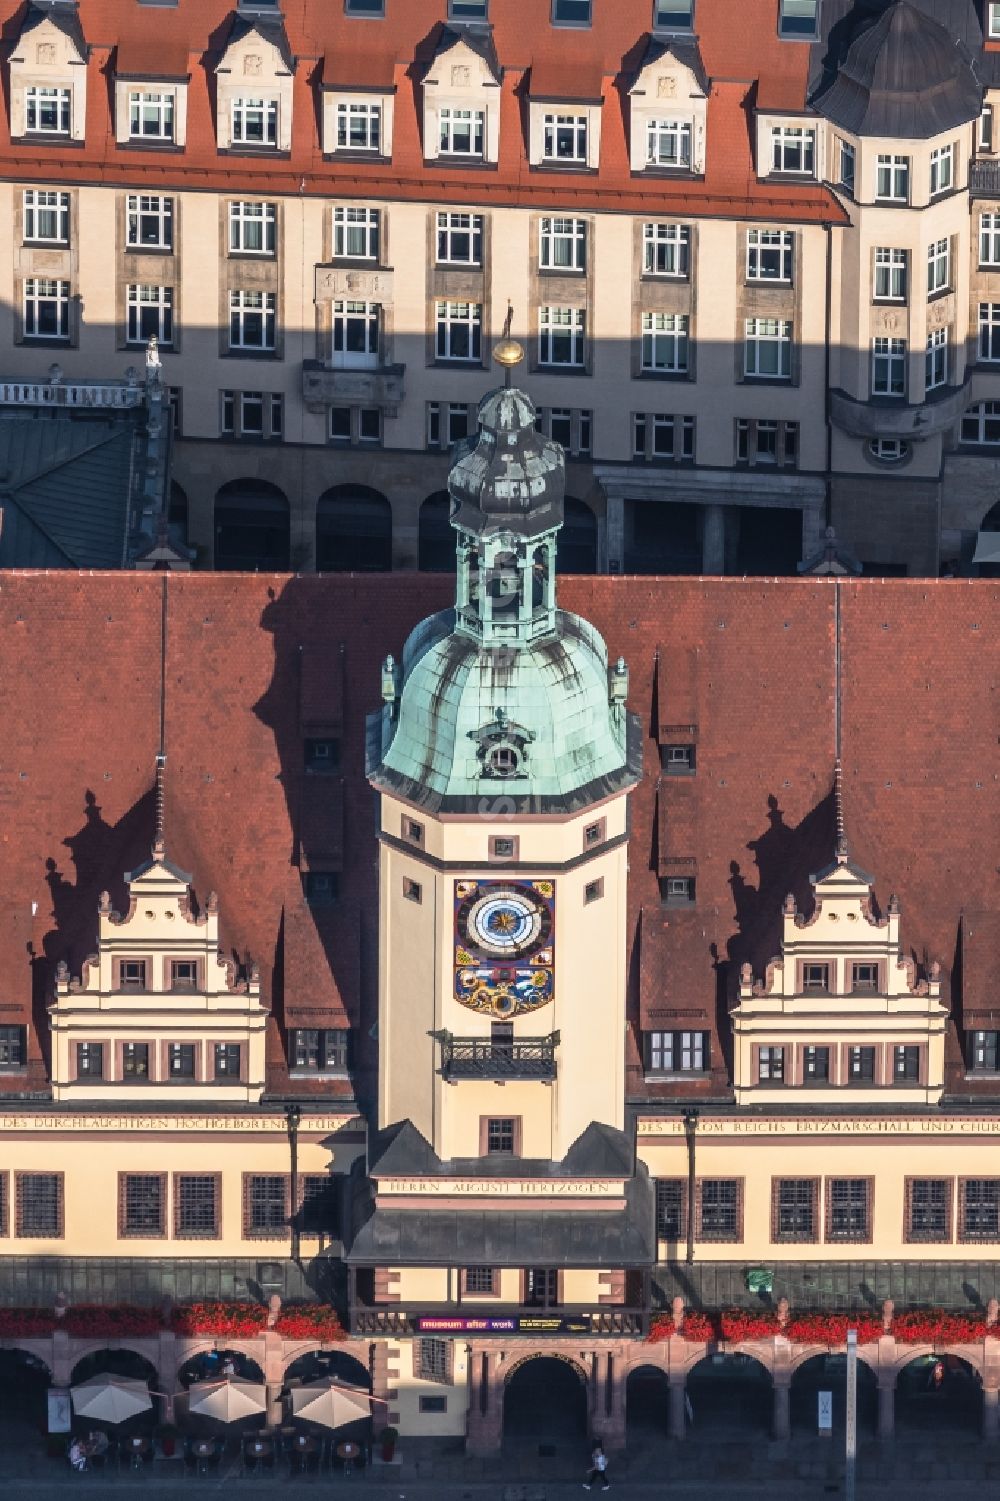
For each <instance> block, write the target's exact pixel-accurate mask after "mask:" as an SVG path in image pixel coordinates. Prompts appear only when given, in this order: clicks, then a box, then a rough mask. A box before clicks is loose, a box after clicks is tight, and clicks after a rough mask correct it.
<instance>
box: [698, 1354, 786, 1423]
mask: <svg viewBox="0 0 1000 1501" xmlns="http://www.w3.org/2000/svg"><path fill="white" fill-rule="evenodd" d="M687 1395H688V1399H689V1401H690V1404H691V1413H692V1418H693V1423H694V1426H695V1427H696V1428H697V1429H699V1430H700V1429H702V1428H712V1427H720V1428H721V1427H729V1428H742V1429H744V1430H746V1429H751V1428H753V1429H758V1430H761V1431H765V1430H767V1429H769V1428H770V1426H771V1419H772V1409H773V1402H772V1393H771V1372H770V1371H769V1370H768V1368H767V1366H766V1365H765V1364H764V1362H763V1361H762V1360H759V1359H758V1358H757V1356H756V1355H751V1354H748V1353H747V1352H746V1351H743V1350H737V1351H726V1352H725V1353H723V1352H721V1351H713V1352H711V1353H709V1354H706V1355H705V1356H704V1357H703V1358H702V1359H701V1360H699V1361H698V1362H697V1363H696V1364H695V1365H693V1366H692V1367H691V1369H690V1370H689V1371H688V1377H687Z"/></svg>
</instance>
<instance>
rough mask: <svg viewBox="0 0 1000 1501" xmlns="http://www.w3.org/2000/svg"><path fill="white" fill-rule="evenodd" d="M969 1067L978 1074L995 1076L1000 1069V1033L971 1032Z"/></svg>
mask: <svg viewBox="0 0 1000 1501" xmlns="http://www.w3.org/2000/svg"><path fill="white" fill-rule="evenodd" d="M966 1035H967V1037H968V1040H969V1067H970V1069H972V1071H973V1072H974V1073H977V1074H995V1073H996V1072H997V1069H998V1067H1000V1032H969V1033H967V1034H966Z"/></svg>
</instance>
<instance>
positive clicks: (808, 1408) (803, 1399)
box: [789, 1355, 878, 1433]
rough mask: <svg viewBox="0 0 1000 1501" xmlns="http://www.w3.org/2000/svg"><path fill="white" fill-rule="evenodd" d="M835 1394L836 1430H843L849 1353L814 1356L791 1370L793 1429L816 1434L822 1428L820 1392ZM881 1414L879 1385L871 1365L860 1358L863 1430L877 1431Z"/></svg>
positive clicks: (860, 1418)
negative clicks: (877, 1423) (847, 1354)
mask: <svg viewBox="0 0 1000 1501" xmlns="http://www.w3.org/2000/svg"><path fill="white" fill-rule="evenodd" d="M820 1392H830V1393H831V1395H832V1397H833V1431H834V1433H843V1431H844V1425H845V1421H846V1413H847V1356H846V1355H813V1356H812V1357H811V1358H810V1359H809V1360H804V1361H803V1362H802V1364H801V1365H800V1366H798V1367H797V1368H796V1370H795V1371H794V1372H793V1373H792V1389H791V1399H790V1403H789V1410H790V1414H791V1422H792V1429H793V1430H794V1431H801V1432H803V1433H816V1432H817V1431H818V1428H819V1394H820ZM877 1417H878V1387H877V1384H876V1381H875V1376H874V1374H873V1372H872V1369H871V1367H870V1366H867V1365H865V1362H864V1361H863V1360H859V1361H858V1424H859V1427H860V1431H861V1432H862V1433H874V1431H875V1424H876V1420H877Z"/></svg>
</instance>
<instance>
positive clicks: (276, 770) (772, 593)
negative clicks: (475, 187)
mask: <svg viewBox="0 0 1000 1501" xmlns="http://www.w3.org/2000/svg"><path fill="white" fill-rule="evenodd" d="M164 587H166V590H167V601H168V609H167V646H166V739H167V778H166V790H167V800H166V830H167V845H168V852H169V854H170V856H171V858H172V859H173V860H175V861H176V862H177V863H178V864H180V865H181V866H182V867H183V868H185V869H187V870H189V871H191V872H192V873H193V876H194V880H195V883H196V889H197V891H198V893H199V894H200V895H201V896H204V895H205V893H207V891H208V890H209V889H211V888H214V889H215V890H217V891H218V894H219V901H220V914H221V923H222V931H223V936H224V941H225V944H226V948H227V950H228V951H232V952H234V953H235V954H236V955H238V956H240V957H241V958H242V957H245V956H247V955H250V956H252V957H253V958H254V959H255V960H256V961H257V962H258V963H259V964H260V966H261V971H262V982H263V988H264V994H265V996H266V997H267V998H268V999H269V1000H270V1001H271V1002H272V1005H273V1008H274V1011H275V1018H274V1022H273V1024H272V1028H271V1033H270V1037H269V1045H268V1047H269V1051H268V1056H269V1079H270V1085H271V1087H272V1088H274V1089H279V1088H281V1089H284V1088H286V1087H288V1084H289V1081H288V1079H287V1074H286V1071H285V1059H284V1047H283V1042H282V1036H281V1027H280V1025H279V1024H280V1023H282V1022H284V1024H285V1025H289V1024H295V1023H297V1024H298V1025H311V1026H315V1025H318V1024H319V1020H320V1019H321V1018H322V1019H324V1020H325V1021H326V1024H327V1025H329V1026H336V1025H338V1024H340V1023H342V1021H343V1019H344V1018H345V1017H348V1018H350V1020H351V1022H352V1023H353V1024H355V1026H356V1028H357V1030H356V1045H357V1047H356V1058H357V1060H358V1063H359V1065H360V1067H361V1068H362V1069H363V1070H364V1069H369V1070H370V1069H371V1068H372V1067H373V1065H374V1061H375V1053H374V1049H375V1043H374V1042H373V1040H372V1038H371V1028H372V1025H373V1023H374V1020H375V1016H376V1014H377V1011H376V1004H377V1002H376V989H377V968H378V965H377V959H378V931H377V920H378V919H377V904H376V859H375V854H376V851H375V839H374V832H373V831H374V819H373V808H372V794H371V792H370V790H369V789H368V787H367V784H366V782H365V780H364V768H363V752H364V716H365V713H366V712H367V711H368V710H370V709H371V708H373V707H375V706H376V705H377V703H378V695H379V664H380V662H381V660H382V658H383V656H384V655H385V653H386V652H388V651H391V652H392V653H393V654H394V655H395V656H396V657H397V659H398V658H399V657H400V655H401V648H402V644H403V640H404V638H405V635H406V633H407V631H408V630H409V628H410V627H411V626H412V625H413V624H414V623H415V622H416V621H417V620H419V619H420V618H421V617H423V616H424V615H426V614H428V613H430V612H431V611H433V610H436V609H440V608H441V607H442V606H444V605H446V604H447V602H448V600H449V598H450V594H451V581H450V580H449V579H448V578H447V577H446V576H432V575H424V576H420V575H416V574H395V575H391V576H359V577H351V576H328V577H302V578H288V577H266V576H257V575H253V576H240V575H230V574H215V575H212V574H189V575H169V576H166V583H165V585H164V576H163V575H137V574H109V575H96V576H86V577H83V576H77V575H74V574H67V573H59V574H51V575H47V574H40V575H39V574H36V575H28V574H8V575H6V576H5V577H4V580H3V588H2V590H0V721H2V722H3V724H4V727H5V728H4V754H3V758H2V763H3V764H2V767H0V805H2V808H3V830H2V839H3V846H2V847H3V850H4V900H5V902H6V903H7V906H6V907H5V908H3V909H0V1004H2V1006H3V1007H4V1008H5V1009H4V1011H3V1019H4V1020H5V1021H6V1022H8V1023H10V1022H12V1021H15V1020H17V1019H18V1018H22V1019H23V1020H25V1021H27V1020H29V1019H30V1018H31V1015H32V1005H33V985H34V1006H35V1021H36V1023H44V1009H43V1008H44V1000H45V996H46V985H47V984H48V983H50V979H51V971H52V967H53V966H54V964H55V963H56V961H57V960H58V959H59V958H61V957H67V958H68V959H69V961H70V963H71V965H72V967H73V969H74V970H75V971H78V970H79V965H80V963H81V961H82V959H83V958H84V957H85V956H86V954H87V953H88V952H89V951H90V950H91V949H92V947H93V943H94V936H95V931H96V905H97V897H98V893H99V892H100V891H101V890H102V889H103V888H105V887H108V888H109V889H110V890H111V892H112V895H113V897H114V898H115V899H116V902H118V903H120V901H121V899H122V874H123V872H124V871H126V870H128V869H129V868H131V867H132V866H133V865H134V864H136V863H137V861H138V860H140V859H141V858H142V857H143V855H144V854H145V853H146V852H147V850H148V846H149V842H150V838H151V831H152V820H153V807H152V797H151V784H152V775H153V764H154V757H155V754H156V749H157V744H158V735H159V703H160V697H159V672H158V664H159V661H160V620H161V590H162V589H163V588H164ZM838 588H839V593H840V605H841V609H840V613H841V632H840V652H841V662H842V676H841V682H842V760H843V773H844V774H843V780H844V806H845V815H846V823H847V834H848V839H849V841H850V848H851V854H852V857H853V858H854V859H855V860H856V861H857V862H858V863H859V864H860V865H861V866H862V867H863V868H864V869H866V870H868V871H870V872H871V873H872V874H873V876H874V878H875V881H876V895H877V898H878V900H879V901H880V902H882V903H883V904H884V903H885V902H886V901H887V900H888V897H889V894H890V893H891V892H892V891H895V892H897V893H898V895H899V899H900V902H901V905H902V932H903V942H904V945H905V948H906V951H907V952H908V953H912V954H913V955H914V956H915V957H916V959H917V960H918V962H919V963H924V962H929V961H930V960H931V959H935V958H936V959H938V960H939V961H940V963H941V965H942V967H943V971H944V976H943V978H944V994H945V996H946V998H948V997H951V995H952V975H953V970H954V969H955V965H956V951H957V944H958V935H959V922H960V917H961V912H962V908H963V906H965V907H966V908H969V909H973V908H974V909H976V911H977V913H978V914H980V915H979V916H977V919H976V921H977V925H978V927H979V928H980V930H983V929H985V926H986V925H985V922H984V919H983V917H982V914H984V913H985V914H992V918H991V919H990V921H991V922H995V919H996V914H997V913H998V912H1000V881H998V869H997V867H998V862H997V855H996V830H997V828H998V827H1000V781H998V777H997V712H996V703H997V698H998V693H1000V645H998V642H1000V583H997V582H996V581H985V580H984V581H978V582H968V581H954V580H949V581H928V580H912V581H908V580H894V581H888V582H885V581H878V580H865V579H861V580H857V581H850V582H841V583H840V584H839V585H838V584H836V583H835V582H834V581H833V580H828V579H801V580H798V579H782V580H756V581H745V580H736V579H652V578H650V579H643V578H592V579H583V578H567V579H564V580H563V581H562V582H561V584H560V600H561V603H562V604H563V605H564V606H565V607H566V608H569V609H573V610H576V611H578V612H579V613H581V614H583V615H584V616H586V617H587V618H588V619H591V620H593V622H594V623H595V625H596V626H597V627H598V628H599V629H600V630H601V631H602V632H603V633H604V635H605V637H606V639H607V642H608V646H609V650H610V651H611V653H612V654H613V655H617V654H618V653H619V652H621V653H623V654H624V656H625V657H626V659H627V660H628V663H629V666H630V669H631V691H630V704H631V706H632V707H633V708H634V709H635V710H636V711H637V712H638V713H639V714H640V716H641V719H642V722H643V725H644V726H645V734H646V777H645V779H644V780H643V782H642V783H641V784H640V785H639V787H638V788H637V789H636V791H635V793H634V794H633V796H632V848H631V856H630V874H629V976H630V979H629V984H630V1016H631V1019H632V1022H633V1025H634V1026H635V1027H636V1028H638V1026H639V1024H640V1022H642V1021H644V1022H645V1023H646V1024H647V1025H649V1026H656V1027H660V1028H664V1027H666V1026H668V1025H669V1024H670V1022H671V1019H676V1024H677V1026H678V1027H687V1026H688V1025H689V1024H691V1025H693V1024H694V1022H695V1019H696V1018H697V1019H698V1021H699V1025H707V1027H708V1030H710V1031H711V1033H712V1035H713V1062H714V1063H715V1064H716V1065H717V1068H716V1071H715V1073H714V1075H713V1077H712V1079H711V1080H710V1081H709V1084H708V1086H707V1087H708V1088H710V1089H712V1090H714V1091H716V1092H717V1091H718V1090H719V1089H720V1088H724V1087H725V1080H726V1067H725V1054H724V1049H725V1047H726V1046H727V1045H728V1038H727V1033H726V1011H727V1005H728V1000H729V997H730V996H731V993H732V985H733V980H734V976H735V973H736V971H737V969H738V966H739V963H740V962H742V960H743V959H744V958H746V959H749V960H750V961H751V962H752V964H753V965H754V968H755V970H756V972H758V973H760V972H762V970H763V966H764V965H765V963H766V961H767V959H768V957H769V956H770V955H771V954H772V953H774V952H775V950H776V948H777V944H778V939H779V935H780V908H781V902H782V899H783V897H784V895H785V893H786V892H787V891H788V890H792V891H793V892H794V893H795V895H796V898H797V900H798V901H799V904H800V907H805V906H806V905H807V903H808V898H809V890H810V888H809V881H808V878H809V874H810V872H812V871H815V870H817V869H818V868H820V867H821V866H822V865H823V864H824V863H825V862H826V861H827V860H828V859H829V857H830V855H831V852H832V846H833V831H834V821H833V810H832V799H831V796H830V791H831V781H832V767H833V759H834V743H835V741H834V736H835V712H834V711H835V683H836V640H835V633H836V607H835V600H836V594H837V590H838ZM324 661H325V662H327V663H328V664H329V670H330V694H331V703H332V704H333V708H332V709H331V724H333V725H336V724H339V723H340V722H341V719H342V736H343V738H342V773H343V777H344V787H343V798H342V813H339V814H338V813H337V811H336V805H337V801H338V800H337V799H336V798H333V799H331V801H330V802H329V804H327V805H325V807H324V808H323V809H322V810H321V811H320V813H318V814H317V815H316V816H317V819H318V822H317V824H316V825H315V827H314V825H313V823H312V822H311V818H312V814H311V813H310V811H309V810H310V807H311V806H312V804H311V801H310V800H311V799H312V798H313V796H314V789H318V788H319V787H320V786H321V785H322V784H323V782H324V780H325V779H324V778H321V777H311V776H307V774H306V773H305V771H304V762H303V734H304V733H309V730H308V728H307V726H306V725H304V718H306V719H308V721H309V723H315V722H316V719H317V716H319V715H321V714H322V712H323V709H322V703H321V697H322V692H321V671H320V669H319V667H318V666H316V667H315V669H314V667H313V666H310V667H309V668H307V669H306V671H305V672H304V673H303V671H302V670H301V667H300V664H301V663H303V662H311V663H314V664H319V663H322V662H324ZM304 686H305V687H306V688H307V691H306V693H305V697H303V687H304ZM664 705H665V706H666V714H667V719H666V720H664V707H663V706H664ZM304 708H305V710H306V714H305V715H304V712H303V710H304ZM682 722H683V723H687V722H691V723H694V724H696V726H697V768H696V773H695V775H694V776H693V777H690V778H686V779H685V778H671V777H663V778H662V779H661V778H660V773H659V755H658V745H657V735H658V733H659V734H660V735H661V736H664V735H665V736H670V735H672V734H673V733H674V731H673V729H672V728H671V727H672V726H676V725H677V724H679V723H682ZM661 724H662V725H664V729H662V730H661V729H660V728H659V727H660V725H661ZM109 727H113V733H109ZM664 743H669V742H668V740H667V739H665V740H664ZM333 781H335V779H333ZM333 781H331V787H332V786H333ZM304 790H305V800H304V801H303V797H304ZM316 795H318V794H316ZM658 797H665V799H666V802H665V812H664V814H663V820H664V824H663V827H664V828H665V835H664V837H665V839H666V841H667V847H666V855H667V857H668V858H669V856H670V854H671V848H670V844H671V840H672V838H673V834H672V832H671V831H672V829H673V830H676V831H677V838H678V840H679V841H680V842H681V843H682V844H683V845H684V848H683V850H681V851H680V853H681V854H683V855H684V856H688V855H690V854H692V853H693V854H694V856H695V858H696V861H697V865H696V875H697V904H696V906H695V907H694V908H693V909H690V910H687V909H672V908H666V909H665V908H662V907H661V906H660V904H659V888H658V884H657V867H658V864H659V862H660V860H661V858H662V852H661V847H660V840H661V832H660V831H661V823H660V814H659V812H658ZM320 801H321V802H322V799H320ZM672 807H673V808H674V812H673V813H672V812H671V808H672ZM331 810H333V811H331ZM340 817H342V825H341V824H340V823H338V822H337V819H339V818H340ZM330 819H334V822H335V823H336V828H335V830H334V834H335V835H336V834H337V833H339V832H341V829H342V845H341V850H342V853H340V852H338V849H337V848H336V847H335V839H334V838H333V836H331V831H330V823H329V821H330ZM672 819H673V822H672ZM692 841H693V842H694V843H695V844H696V848H695V849H694V850H693V851H691V850H688V849H687V847H686V846H687V845H688V844H689V843H691V842H692ZM297 851H299V852H300V853H301V856H302V859H303V864H309V865H312V866H313V868H324V869H330V868H331V867H332V868H336V867H337V865H338V864H339V866H340V868H341V878H340V884H341V900H340V901H339V903H338V904H337V905H336V906H333V907H330V908H327V909H323V908H319V907H317V908H309V907H307V906H306V904H305V902H304V900H303V896H302V887H301V883H300V878H299V872H298V870H297V869H296V868H295V867H294V865H293V864H292V862H293V860H294V859H295V856H296V852H297ZM33 902H34V903H37V904H38V911H37V915H36V916H35V917H34V919H33V920H32V918H31V915H30V914H31V904H32V903H33ZM29 944H30V945H31V950H32V952H29V948H28V945H29ZM982 947H983V950H984V951H985V948H986V947H989V945H984V946H982ZM977 952H978V951H977ZM996 953H997V950H996V947H995V945H994V946H992V948H990V951H989V953H988V954H987V956H986V957H985V958H981V959H976V958H975V957H974V956H973V957H970V959H969V960H968V961H967V962H966V964H965V970H964V977H963V983H962V995H961V1006H962V1008H963V1009H964V1011H965V1013H966V1014H967V1015H970V1016H971V1015H975V1014H981V1013H984V1012H987V1011H992V1010H993V1009H994V1000H993V992H994V990H995V980H994V978H993V971H994V967H995V964H996ZM32 954H33V955H34V956H35V960H36V962H35V964H34V966H32V962H31V961H32ZM952 1003H953V1006H954V1007H955V1008H956V1011H957V1008H958V1005H959V997H958V996H957V995H956V996H955V997H954V998H953V1002H952ZM706 1017H707V1019H708V1020H707V1022H705V1021H704V1018H706ZM44 1036H45V1033H44V1030H39V1031H38V1033H37V1034H36V1033H35V1032H34V1031H33V1032H32V1044H31V1051H32V1055H33V1057H35V1058H36V1059H37V1058H38V1057H39V1042H38V1038H39V1037H42V1038H44ZM949 1061H950V1065H951V1070H952V1080H953V1084H954V1086H955V1087H956V1088H959V1087H960V1088H961V1090H962V1091H963V1092H972V1091H973V1090H974V1089H975V1087H976V1086H974V1085H966V1084H965V1083H964V1082H961V1084H959V1079H960V1071H961V1058H960V1051H959V1046H958V1038H957V1033H956V1032H954V1031H953V1033H952V1036H951V1039H950V1042H949ZM40 1077H41V1072H40V1069H39V1068H38V1067H37V1066H36V1069H35V1073H34V1074H33V1076H32V1078H33V1080H34V1085H33V1087H37V1084H38V1081H39V1079H40ZM5 1082H6V1081H5ZM293 1087H295V1088H298V1087H299V1085H298V1084H297V1083H295V1084H294V1086H293ZM317 1087H319V1086H317ZM629 1087H630V1091H631V1092H632V1093H641V1091H642V1084H641V1071H640V1070H639V1068H638V1049H637V1045H634V1046H633V1051H632V1054H631V1066H630V1071H629ZM700 1087H702V1088H704V1087H706V1086H700ZM986 1087H989V1086H986ZM649 1093H650V1095H651V1096H652V1097H654V1098H655V1097H656V1096H657V1094H658V1093H663V1090H662V1089H661V1090H657V1089H656V1088H652V1087H651V1088H650V1091H649Z"/></svg>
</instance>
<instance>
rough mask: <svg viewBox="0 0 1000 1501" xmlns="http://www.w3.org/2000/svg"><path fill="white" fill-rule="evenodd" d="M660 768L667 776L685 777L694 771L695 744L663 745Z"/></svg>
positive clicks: (661, 747)
mask: <svg viewBox="0 0 1000 1501" xmlns="http://www.w3.org/2000/svg"><path fill="white" fill-rule="evenodd" d="M660 769H661V771H665V772H666V774H667V776H671V777H683V776H687V775H688V774H689V773H690V772H692V771H694V746H693V745H661V746H660Z"/></svg>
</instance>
